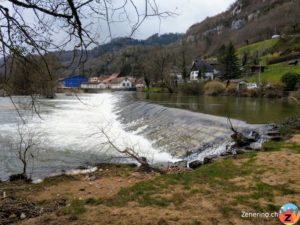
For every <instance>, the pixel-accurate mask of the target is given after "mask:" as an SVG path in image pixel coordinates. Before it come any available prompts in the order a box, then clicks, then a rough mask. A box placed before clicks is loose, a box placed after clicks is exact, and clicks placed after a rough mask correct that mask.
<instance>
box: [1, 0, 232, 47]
mask: <svg viewBox="0 0 300 225" xmlns="http://www.w3.org/2000/svg"><path fill="white" fill-rule="evenodd" d="M235 1H236V0H155V2H156V3H157V5H158V9H159V11H160V12H164V11H169V12H174V13H175V14H176V15H174V16H171V17H167V18H164V19H161V20H159V19H158V18H157V17H151V18H149V19H147V20H146V21H144V23H143V24H142V26H141V27H139V29H138V30H137V31H136V32H135V33H134V35H133V37H134V38H136V39H145V38H148V37H149V36H151V35H153V34H155V33H159V34H164V33H170V32H172V33H176V32H177V33H184V32H186V31H187V29H188V28H189V27H190V26H192V25H193V24H195V23H199V22H201V21H203V20H204V19H205V18H206V17H208V16H214V15H216V14H218V13H221V12H223V11H225V10H226V9H228V7H229V6H230V5H231V4H232V3H233V2H235ZM111 2H112V4H113V5H112V8H118V6H119V7H120V6H121V5H122V4H123V3H124V0H123V1H120V0H114V1H111ZM127 2H128V4H127V5H129V6H128V7H126V13H127V14H125V13H124V12H123V11H122V10H121V12H120V11H118V12H117V13H115V12H114V11H112V12H111V13H110V14H109V17H110V21H118V22H115V23H111V24H110V28H111V34H112V37H110V36H109V31H108V26H107V23H106V22H105V21H104V20H103V19H101V18H100V16H99V17H97V16H96V17H95V16H92V15H91V14H90V13H92V12H93V11H90V10H87V11H85V13H84V15H85V19H84V24H87V25H88V24H90V25H89V28H88V29H89V31H90V32H91V33H92V34H93V36H95V40H97V42H98V43H99V44H103V43H105V42H109V41H110V39H111V38H117V37H125V36H128V35H129V34H131V28H132V25H134V22H135V21H137V20H136V19H137V17H136V15H137V14H136V13H135V7H137V9H138V11H139V13H143V12H144V9H145V1H144V0H132V1H127ZM130 2H134V4H135V6H134V7H133V6H132V5H131V4H130ZM150 2H154V0H152V1H150ZM0 3H1V4H3V5H5V6H6V7H8V8H10V9H11V10H12V11H13V8H12V6H11V3H9V2H8V1H7V0H0ZM118 4H121V5H118ZM148 8H149V7H148ZM149 11H151V10H149ZM150 13H151V12H150ZM22 14H23V16H24V18H26V23H29V24H30V23H32V24H34V23H36V22H35V19H34V14H33V13H32V11H30V10H23V11H22ZM120 21H125V22H120ZM129 21H131V24H130V22H129ZM32 27H34V25H32ZM52 35H53V36H52ZM52 35H51V38H52V39H54V42H56V44H60V43H61V42H62V41H63V40H65V38H66V35H65V33H64V30H63V29H61V28H59V29H58V30H56V32H54V33H52ZM67 37H68V36H67ZM71 44H73V42H71Z"/></svg>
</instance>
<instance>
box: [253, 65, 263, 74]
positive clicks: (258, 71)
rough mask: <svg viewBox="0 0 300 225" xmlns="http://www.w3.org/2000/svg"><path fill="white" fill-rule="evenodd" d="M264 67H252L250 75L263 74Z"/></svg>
mask: <svg viewBox="0 0 300 225" xmlns="http://www.w3.org/2000/svg"><path fill="white" fill-rule="evenodd" d="M265 68H266V67H265V66H262V65H253V66H251V73H252V74H259V73H264V72H265Z"/></svg>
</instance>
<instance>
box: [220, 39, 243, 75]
mask: <svg viewBox="0 0 300 225" xmlns="http://www.w3.org/2000/svg"><path fill="white" fill-rule="evenodd" d="M221 63H223V64H224V79H226V80H229V79H235V78H238V77H239V76H240V74H241V71H240V65H239V59H238V57H237V54H236V50H235V48H234V46H233V44H232V43H231V42H230V44H229V45H228V46H227V48H226V51H225V56H224V62H221Z"/></svg>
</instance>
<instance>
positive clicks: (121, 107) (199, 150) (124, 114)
mask: <svg viewBox="0 0 300 225" xmlns="http://www.w3.org/2000/svg"><path fill="white" fill-rule="evenodd" d="M15 100H16V101H17V102H19V105H24V104H25V103H26V101H28V98H27V97H16V98H15ZM39 102H40V116H41V117H42V119H40V118H39V117H38V116H37V115H36V114H33V115H32V114H31V113H29V112H28V111H21V113H22V114H23V115H25V118H26V119H27V121H28V123H27V126H26V129H24V130H25V131H28V130H29V131H32V132H33V134H34V135H33V136H34V139H35V141H36V145H35V146H34V148H35V149H33V150H34V151H37V152H35V153H36V154H37V156H36V158H35V160H34V164H32V163H31V164H30V168H29V172H31V171H32V176H33V178H42V177H45V176H49V175H50V174H53V173H60V172H61V171H62V170H64V171H67V170H72V169H75V168H77V167H78V166H89V165H93V164H96V163H100V162H103V161H104V162H105V160H107V159H111V157H118V156H119V155H117V154H116V151H115V150H114V149H113V148H112V147H111V146H109V145H103V143H106V142H107V139H105V138H104V135H103V134H102V133H101V130H102V129H104V131H105V133H106V134H107V135H108V136H109V137H110V140H111V141H112V142H114V144H115V145H117V146H118V147H119V148H121V149H123V148H125V147H131V148H134V150H135V151H136V152H138V153H139V155H140V156H146V157H147V159H148V160H149V161H150V162H151V163H161V162H173V161H176V160H180V159H182V158H185V156H186V155H188V154H187V153H191V152H194V153H195V154H193V155H192V156H193V157H194V158H197V159H201V158H203V157H204V156H205V155H211V154H215V153H221V152H222V151H224V150H225V149H226V145H227V144H229V143H230V134H231V131H230V129H229V126H228V124H227V119H226V118H222V117H217V116H210V115H206V114H201V113H194V112H190V111H186V110H180V109H173V108H167V107H164V106H160V105H156V104H149V103H146V102H143V101H136V100H135V99H134V98H132V95H130V94H129V93H102V94H94V95H93V94H91V95H89V94H84V95H80V99H78V98H76V97H75V96H65V95H58V96H57V98H56V99H53V100H46V99H40V100H39ZM27 114H29V115H27ZM232 122H233V124H234V126H235V127H237V128H239V130H253V129H255V130H258V131H262V130H264V129H265V126H264V125H248V124H246V123H244V122H242V121H237V120H232ZM18 124H19V125H18ZM0 125H1V126H0V179H2V180H5V179H7V178H8V176H9V175H10V174H15V173H20V171H21V167H20V166H21V165H20V162H19V160H18V159H17V157H16V149H17V148H18V144H19V139H20V138H19V134H18V127H19V130H20V127H21V128H22V126H21V125H20V121H19V119H18V115H17V113H16V111H15V110H14V108H13V106H12V104H11V103H10V100H9V99H8V98H0ZM24 130H22V129H21V131H24ZM189 159H190V160H192V159H191V158H189ZM32 167H34V170H32Z"/></svg>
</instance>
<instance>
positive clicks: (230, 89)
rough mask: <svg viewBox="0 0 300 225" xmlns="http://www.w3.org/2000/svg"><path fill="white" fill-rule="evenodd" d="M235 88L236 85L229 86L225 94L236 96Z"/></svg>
mask: <svg viewBox="0 0 300 225" xmlns="http://www.w3.org/2000/svg"><path fill="white" fill-rule="evenodd" d="M236 88H237V85H236V84H233V83H231V84H229V85H228V87H227V88H226V92H227V93H228V94H230V95H235V94H236Z"/></svg>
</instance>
